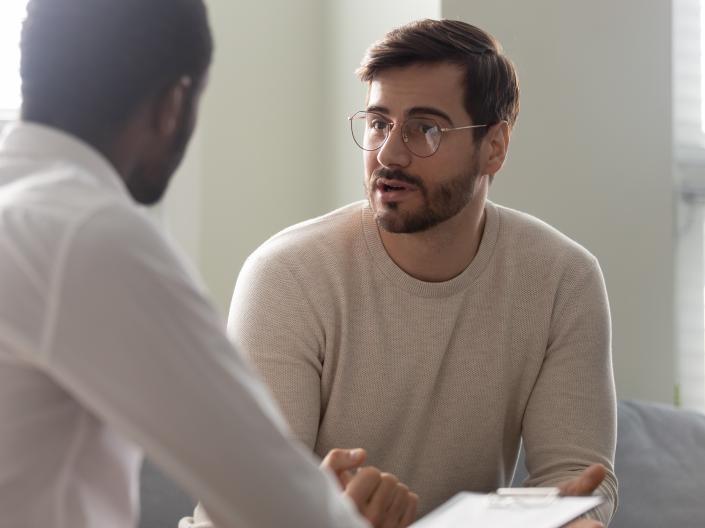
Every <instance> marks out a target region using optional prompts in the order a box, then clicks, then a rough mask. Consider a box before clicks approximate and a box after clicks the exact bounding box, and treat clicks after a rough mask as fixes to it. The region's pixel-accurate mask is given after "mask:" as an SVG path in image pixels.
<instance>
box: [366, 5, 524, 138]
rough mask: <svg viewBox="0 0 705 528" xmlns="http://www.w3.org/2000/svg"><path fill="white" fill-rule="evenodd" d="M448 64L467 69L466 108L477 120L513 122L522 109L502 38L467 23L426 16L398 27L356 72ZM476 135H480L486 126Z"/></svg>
mask: <svg viewBox="0 0 705 528" xmlns="http://www.w3.org/2000/svg"><path fill="white" fill-rule="evenodd" d="M444 62H445V63H450V64H457V65H458V66H460V67H462V68H463V69H464V70H465V78H464V84H465V86H464V88H465V98H464V99H465V109H466V110H467V112H468V114H470V117H472V119H473V122H474V123H475V124H490V125H493V124H495V123H499V122H500V121H506V122H507V123H508V124H509V127H510V128H511V127H513V126H514V123H515V122H516V119H517V114H518V113H519V82H518V80H517V74H516V70H515V68H514V65H513V64H512V62H511V61H510V60H509V59H508V58H507V57H506V56H505V55H504V53H503V50H502V46H501V44H500V43H499V41H498V40H497V39H495V38H494V37H493V36H492V35H490V34H489V33H487V32H486V31H483V30H481V29H479V28H477V27H475V26H472V25H470V24H467V23H465V22H461V21H458V20H430V19H426V20H419V21H415V22H411V23H409V24H406V25H404V26H401V27H399V28H396V29H394V30H392V31H390V32H389V33H387V34H386V35H385V36H384V38H383V39H382V40H380V41H378V42H375V43H374V44H373V45H372V46H371V47H370V48H369V49H368V50H367V53H366V55H365V57H364V59H363V60H362V64H361V65H360V68H358V70H357V74H358V76H359V77H360V79H361V80H362V81H365V82H370V81H372V80H373V79H374V78H375V76H376V75H377V74H378V73H380V72H381V71H383V70H388V69H390V68H399V67H405V66H411V65H414V64H437V63H444ZM474 133H475V138H481V137H482V136H484V135H485V134H486V133H487V128H486V127H485V128H477V129H475V131H474Z"/></svg>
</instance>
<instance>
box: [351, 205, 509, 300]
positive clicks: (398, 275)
mask: <svg viewBox="0 0 705 528" xmlns="http://www.w3.org/2000/svg"><path fill="white" fill-rule="evenodd" d="M499 223H500V217H499V211H498V210H497V206H496V205H495V204H493V203H492V202H490V201H489V200H488V201H487V202H486V203H485V229H484V231H483V233H482V240H481V241H480V245H479V247H478V249H477V254H476V255H475V258H473V259H472V262H470V264H469V265H468V267H467V268H465V270H464V271H463V272H462V273H460V275H458V276H456V277H454V278H452V279H450V280H448V281H444V282H426V281H421V280H418V279H415V278H414V277H412V276H411V275H409V274H408V273H406V272H405V271H404V270H402V269H401V268H400V267H399V266H397V265H396V264H395V263H394V261H393V260H392V259H391V257H390V256H389V254H388V253H387V250H386V249H385V248H384V244H383V243H382V239H381V237H380V235H379V228H378V227H377V222H376V221H375V218H374V212H373V211H372V208H371V207H370V205H369V202H367V201H364V202H363V203H362V229H363V232H364V235H365V240H366V242H367V249H368V251H369V253H370V257H371V258H372V260H373V261H374V263H375V265H376V266H377V268H378V269H379V270H380V271H381V272H382V273H383V274H384V275H385V276H386V277H387V279H389V280H391V281H392V283H393V284H395V285H396V286H398V287H399V288H401V289H403V290H406V291H408V292H409V293H412V294H414V295H418V296H419V297H450V296H452V295H455V294H456V293H460V292H461V291H463V290H465V289H467V288H468V287H470V286H471V285H472V283H473V282H474V281H475V280H476V279H477V278H478V277H479V276H480V275H481V274H482V272H483V271H484V270H485V268H486V267H487V264H489V262H490V260H491V258H492V255H493V254H494V249H495V245H496V243H497V236H498V234H499Z"/></svg>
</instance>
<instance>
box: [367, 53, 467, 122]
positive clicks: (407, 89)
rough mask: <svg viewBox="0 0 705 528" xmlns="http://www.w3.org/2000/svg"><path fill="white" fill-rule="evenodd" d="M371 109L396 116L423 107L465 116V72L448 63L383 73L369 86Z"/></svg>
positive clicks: (414, 66) (368, 101)
mask: <svg viewBox="0 0 705 528" xmlns="http://www.w3.org/2000/svg"><path fill="white" fill-rule="evenodd" d="M367 106H368V108H369V107H373V106H374V107H378V108H385V109H388V111H389V113H394V114H397V113H401V114H404V113H406V112H408V110H409V109H411V108H419V107H428V108H439V109H441V110H443V111H444V112H446V113H449V114H451V115H452V114H454V113H456V112H463V113H464V109H465V106H464V88H463V71H462V69H461V68H460V67H459V66H456V65H453V64H445V63H443V64H433V65H412V66H407V67H402V68H390V69H387V70H383V71H381V72H379V73H378V74H377V75H375V77H374V78H373V79H372V80H371V81H370V83H369V86H368V90H367Z"/></svg>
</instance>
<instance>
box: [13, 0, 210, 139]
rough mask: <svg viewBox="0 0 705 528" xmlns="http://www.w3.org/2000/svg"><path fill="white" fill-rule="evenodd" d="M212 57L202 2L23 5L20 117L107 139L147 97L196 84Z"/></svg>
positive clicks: (96, 0) (52, 0)
mask: <svg viewBox="0 0 705 528" xmlns="http://www.w3.org/2000/svg"><path fill="white" fill-rule="evenodd" d="M212 52H213V41H212V36H211V32H210V27H209V24H208V17H207V12H206V7H205V5H204V4H203V0H30V1H29V3H28V5H27V18H26V20H25V23H24V26H23V29H22V39H21V67H20V72H21V77H22V98H23V102H22V118H23V119H24V120H27V121H34V122H38V123H42V124H47V125H50V126H54V127H57V128H60V129H63V130H66V131H68V132H72V133H74V134H76V135H78V136H79V137H81V138H84V139H87V140H93V141H94V142H95V141H106V140H109V138H110V137H111V135H112V134H113V133H115V132H116V131H118V130H119V127H120V126H121V125H123V124H124V123H125V121H126V120H127V119H128V118H129V117H130V116H131V115H132V114H133V112H134V111H135V110H136V109H137V107H138V106H139V105H140V104H141V103H143V102H145V101H147V100H148V98H149V97H155V96H159V95H160V93H162V92H164V91H166V90H167V89H168V88H169V87H171V86H173V85H174V84H175V83H176V82H177V81H178V80H179V79H180V78H181V77H183V76H189V77H191V78H192V79H193V82H194V84H197V83H198V82H199V81H201V80H202V77H203V76H204V74H205V72H206V71H207V69H208V66H209V64H210V61H211V55H212Z"/></svg>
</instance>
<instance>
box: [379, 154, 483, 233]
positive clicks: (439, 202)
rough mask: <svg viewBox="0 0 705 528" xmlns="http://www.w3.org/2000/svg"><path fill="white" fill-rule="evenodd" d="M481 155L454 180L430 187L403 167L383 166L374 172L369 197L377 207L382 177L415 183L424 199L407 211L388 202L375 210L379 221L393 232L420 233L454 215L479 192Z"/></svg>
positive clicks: (396, 204)
mask: <svg viewBox="0 0 705 528" xmlns="http://www.w3.org/2000/svg"><path fill="white" fill-rule="evenodd" d="M478 165H479V164H478V162H477V159H476V160H475V162H474V163H473V166H472V167H471V168H470V169H469V170H468V171H467V172H463V173H461V174H459V175H457V176H454V177H453V178H452V179H451V180H449V181H447V182H445V183H442V184H439V185H437V186H435V187H433V188H431V189H429V188H428V187H427V186H426V185H425V184H424V182H423V181H422V180H421V179H420V178H418V177H416V176H412V175H411V174H407V173H405V172H404V171H401V170H390V169H385V168H380V169H377V170H375V171H374V172H373V173H372V179H371V181H370V183H369V186H368V188H367V197H368V200H369V202H370V205H371V206H372V208H373V209H374V208H375V205H374V202H373V199H372V195H373V193H374V191H375V188H376V182H377V180H378V179H379V178H386V179H390V180H399V181H402V182H406V183H410V184H412V185H415V186H416V187H417V189H418V192H419V193H421V197H422V200H423V203H422V204H421V206H419V207H417V208H415V209H414V210H409V211H403V210H402V209H401V208H400V207H399V204H398V203H394V202H391V203H388V204H387V205H386V209H387V210H379V211H378V210H375V211H374V212H375V220H376V221H377V225H378V226H379V227H381V228H382V229H384V230H385V231H388V232H390V233H419V232H421V231H426V230H428V229H431V228H432V227H435V226H436V225H438V224H440V223H442V222H445V221H446V220H449V219H450V218H453V217H454V216H455V215H457V214H458V213H459V212H460V211H462V210H463V208H465V206H466V205H467V204H468V203H469V202H470V200H471V199H472V197H473V195H474V193H475V182H476V181H477V178H478V176H479V166H478Z"/></svg>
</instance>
